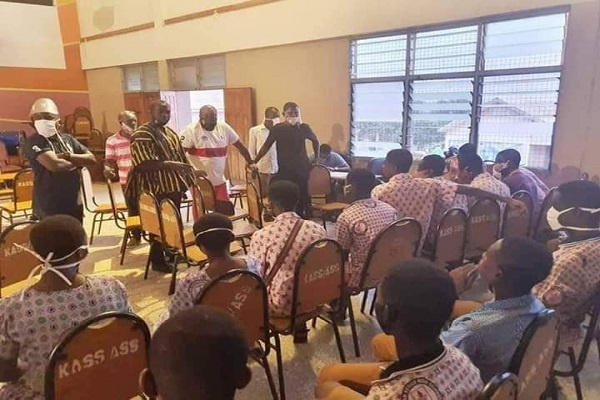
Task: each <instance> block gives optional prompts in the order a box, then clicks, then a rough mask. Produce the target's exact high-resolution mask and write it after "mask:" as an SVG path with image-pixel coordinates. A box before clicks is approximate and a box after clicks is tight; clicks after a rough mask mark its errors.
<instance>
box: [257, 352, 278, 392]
mask: <svg viewBox="0 0 600 400" xmlns="http://www.w3.org/2000/svg"><path fill="white" fill-rule="evenodd" d="M260 364H262V367H263V368H264V370H265V375H267V382H269V389H271V395H272V396H273V400H278V399H279V395H278V394H277V388H276V387H275V380H274V379H273V373H272V372H271V366H270V365H269V360H268V359H267V357H266V356H265V357H263V358H262V359H261V362H260Z"/></svg>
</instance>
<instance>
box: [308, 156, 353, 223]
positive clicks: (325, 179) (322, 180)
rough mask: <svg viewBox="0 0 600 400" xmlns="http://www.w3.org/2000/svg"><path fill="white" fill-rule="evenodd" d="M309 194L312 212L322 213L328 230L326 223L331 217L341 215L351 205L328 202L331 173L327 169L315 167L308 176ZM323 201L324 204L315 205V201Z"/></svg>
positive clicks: (319, 166)
mask: <svg viewBox="0 0 600 400" xmlns="http://www.w3.org/2000/svg"><path fill="white" fill-rule="evenodd" d="M308 194H309V196H310V199H311V200H310V203H311V204H310V206H311V208H312V210H318V211H320V212H321V219H322V220H323V227H324V228H327V225H326V221H327V219H328V217H329V216H331V215H335V214H339V213H341V212H342V211H344V210H345V209H346V208H347V207H348V206H349V204H347V203H339V202H332V203H329V202H328V198H329V196H330V195H331V173H330V172H329V169H327V167H324V166H322V165H314V166H313V167H312V168H311V170H310V175H309V176H308ZM315 199H321V200H322V201H324V203H315V202H313V200H315Z"/></svg>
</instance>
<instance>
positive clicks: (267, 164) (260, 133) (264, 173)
mask: <svg viewBox="0 0 600 400" xmlns="http://www.w3.org/2000/svg"><path fill="white" fill-rule="evenodd" d="M278 123H279V110H278V109H277V108H276V107H267V109H266V110H265V119H264V120H263V123H262V124H260V125H256V126H253V127H252V128H250V132H249V134H250V141H249V143H248V151H250V156H251V157H252V158H253V159H254V158H256V155H257V154H258V151H259V150H260V149H261V147H262V145H263V144H265V142H266V141H267V138H268V137H269V133H270V132H271V128H273V126H275V125H277V124H278ZM256 166H257V168H258V174H259V176H260V186H261V191H262V193H261V195H262V197H266V196H267V193H269V181H270V180H271V177H272V176H273V175H274V174H276V173H277V171H278V170H279V166H278V164H277V149H276V148H275V147H271V149H270V150H269V151H268V152H267V154H266V155H265V156H264V157H263V158H262V159H261V160H260V161H259V162H258V163H257V164H256Z"/></svg>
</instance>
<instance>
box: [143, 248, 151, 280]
mask: <svg viewBox="0 0 600 400" xmlns="http://www.w3.org/2000/svg"><path fill="white" fill-rule="evenodd" d="M148 271H150V253H148V260H146V270H145V271H144V280H146V279H148Z"/></svg>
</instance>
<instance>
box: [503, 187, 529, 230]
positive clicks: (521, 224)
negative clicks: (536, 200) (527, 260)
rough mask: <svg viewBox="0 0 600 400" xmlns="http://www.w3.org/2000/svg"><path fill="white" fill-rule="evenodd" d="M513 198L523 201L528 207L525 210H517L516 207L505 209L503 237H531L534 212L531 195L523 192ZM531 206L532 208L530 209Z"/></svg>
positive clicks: (517, 193)
mask: <svg viewBox="0 0 600 400" xmlns="http://www.w3.org/2000/svg"><path fill="white" fill-rule="evenodd" d="M512 197H513V198H515V199H518V200H521V201H522V202H524V203H525V205H526V206H527V207H526V208H525V209H524V210H517V209H515V208H514V207H511V206H509V205H506V206H505V207H504V216H503V217H502V235H501V236H502V237H503V238H509V237H518V236H529V228H530V226H531V213H532V212H533V200H532V199H531V195H530V194H529V193H528V192H526V191H524V190H521V191H519V192H516V193H515V194H514V195H513V196H512ZM530 206H531V208H529V207H530Z"/></svg>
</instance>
